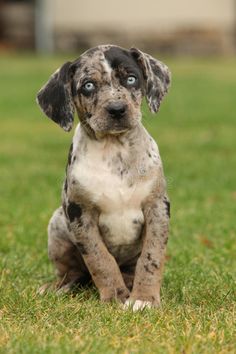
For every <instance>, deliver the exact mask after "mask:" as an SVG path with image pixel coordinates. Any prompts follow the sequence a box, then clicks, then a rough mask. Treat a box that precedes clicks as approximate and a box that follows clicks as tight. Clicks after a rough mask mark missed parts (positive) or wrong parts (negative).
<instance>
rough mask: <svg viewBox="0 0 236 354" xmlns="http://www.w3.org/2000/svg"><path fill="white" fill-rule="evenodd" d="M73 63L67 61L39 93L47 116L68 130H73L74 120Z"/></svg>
mask: <svg viewBox="0 0 236 354" xmlns="http://www.w3.org/2000/svg"><path fill="white" fill-rule="evenodd" d="M71 64H72V63H71V62H67V63H65V64H64V65H62V67H61V68H60V69H58V70H57V71H56V72H55V73H54V74H53V75H52V76H51V77H50V79H49V80H48V82H47V83H46V84H45V85H44V86H43V87H42V88H41V90H40V91H39V93H38V95H37V103H38V104H39V106H40V107H41V109H42V111H43V112H44V113H45V114H46V116H48V117H49V118H51V119H52V120H53V121H54V122H56V123H57V124H59V125H60V126H61V127H62V128H63V129H64V130H65V131H67V132H68V131H70V130H71V128H72V125H73V121H74V104H73V99H72V92H71V90H72V77H73V74H74V69H73V66H72V65H71Z"/></svg>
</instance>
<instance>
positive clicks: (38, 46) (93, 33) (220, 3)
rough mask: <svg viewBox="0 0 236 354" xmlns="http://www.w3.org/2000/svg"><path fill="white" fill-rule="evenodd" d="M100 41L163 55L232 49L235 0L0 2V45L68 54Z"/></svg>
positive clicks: (228, 51) (234, 43) (235, 47)
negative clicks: (133, 46) (135, 47)
mask: <svg viewBox="0 0 236 354" xmlns="http://www.w3.org/2000/svg"><path fill="white" fill-rule="evenodd" d="M101 43H114V44H119V45H121V46H124V47H129V46H132V45H134V44H135V45H136V46H137V47H140V48H142V49H143V50H146V51H154V52H159V53H164V54H171V55H175V54H178V55H180V54H185V55H212V54H219V55H222V54H232V53H235V51H236V1H235V0H198V1H194V0H179V1H173V0H146V1H137V0H129V1H127V0H119V1H110V0H99V1H87V0H67V1H65V0H35V1H33V0H31V1H30V0H0V48H1V49H2V50H3V49H5V50H8V49H17V50H25V49H27V50H32V51H37V52H45V53H52V52H58V51H59V52H68V51H70V52H72V51H81V50H84V49H88V48H89V47H91V46H95V45H97V44H101Z"/></svg>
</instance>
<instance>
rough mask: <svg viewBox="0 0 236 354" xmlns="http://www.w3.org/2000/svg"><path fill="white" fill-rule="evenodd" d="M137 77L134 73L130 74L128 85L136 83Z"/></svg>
mask: <svg viewBox="0 0 236 354" xmlns="http://www.w3.org/2000/svg"><path fill="white" fill-rule="evenodd" d="M136 80H137V79H136V77H135V76H134V75H130V76H128V78H127V84H128V85H134V84H135V82H136Z"/></svg>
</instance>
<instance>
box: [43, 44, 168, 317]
mask: <svg viewBox="0 0 236 354" xmlns="http://www.w3.org/2000/svg"><path fill="white" fill-rule="evenodd" d="M169 83H170V73H169V70H168V68H167V67H166V66H165V65H164V64H163V63H161V62H160V61H158V60H156V59H154V58H152V57H151V56H149V55H148V54H145V53H143V52H141V51H140V50H138V49H135V48H132V49H131V50H126V49H123V48H120V47H117V46H112V45H105V46H99V47H96V48H93V49H90V50H89V51H87V52H85V53H84V54H83V55H82V56H81V57H80V58H79V59H76V60H75V61H74V62H68V63H66V64H64V65H63V66H62V67H61V68H60V69H59V70H57V71H56V73H54V74H53V75H52V77H51V78H50V79H49V81H48V83H47V84H46V85H45V86H44V87H43V88H42V89H41V90H40V92H39V94H38V103H39V105H40V106H41V108H42V110H43V111H44V113H45V114H46V115H47V116H48V117H49V118H51V119H52V120H54V121H55V122H56V123H58V124H59V125H60V126H61V127H62V128H63V129H65V130H66V131H69V130H70V129H71V127H72V123H73V113H74V111H75V110H76V111H77V113H78V116H79V118H80V124H79V125H78V126H77V128H76V130H75V134H74V137H73V142H72V144H71V148H70V152H69V156H68V163H67V168H66V178H65V182H64V187H63V191H62V207H60V208H59V209H57V211H56V212H55V213H54V214H53V217H52V219H51V220H50V223H49V228H48V234H49V244H48V245H49V257H50V259H51V260H52V261H53V263H54V265H55V267H56V270H57V275H58V277H59V283H58V284H59V285H58V286H57V288H58V289H60V291H61V290H62V289H64V290H65V291H67V290H68V289H70V288H71V287H72V285H74V284H75V283H81V282H82V280H83V279H88V280H89V279H90V277H91V278H92V280H93V282H94V283H95V285H96V286H97V288H98V290H99V293H100V297H101V299H102V300H103V301H110V300H112V299H118V300H120V301H122V302H126V306H125V307H126V308H128V307H129V306H130V305H131V306H133V309H134V310H137V309H142V308H143V307H145V306H147V307H150V306H157V305H159V304H160V284H161V277H162V269H163V263H164V255H165V248H166V243H167V239H168V223H169V201H168V197H167V194H166V184H165V179H164V175H163V168H162V162H161V158H160V155H159V151H158V147H157V145H156V143H155V141H154V140H153V139H152V138H151V137H150V135H149V134H148V132H147V131H146V130H145V128H144V127H143V125H142V124H141V110H140V107H141V102H142V98H143V97H144V96H146V98H147V101H148V104H149V107H150V109H151V111H153V112H156V111H157V110H158V108H159V106H160V102H161V100H162V98H163V96H164V95H165V94H166V92H167V90H168V86H169Z"/></svg>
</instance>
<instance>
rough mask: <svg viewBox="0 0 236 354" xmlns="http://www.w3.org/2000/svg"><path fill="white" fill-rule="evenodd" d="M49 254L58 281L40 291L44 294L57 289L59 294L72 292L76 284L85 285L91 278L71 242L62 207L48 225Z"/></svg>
mask: <svg viewBox="0 0 236 354" xmlns="http://www.w3.org/2000/svg"><path fill="white" fill-rule="evenodd" d="M48 254H49V259H50V260H51V261H52V262H53V264H54V266H55V268H56V275H57V277H58V281H57V282H56V283H55V284H54V285H52V284H45V285H43V286H42V287H41V288H40V289H39V293H40V294H43V293H44V292H45V291H47V290H52V289H55V290H56V291H57V292H58V293H65V292H68V291H70V290H71V289H72V288H73V287H74V286H75V285H76V284H81V285H85V284H86V283H89V281H90V279H91V277H90V274H89V272H88V269H87V267H86V265H85V264H84V261H83V259H82V257H81V254H80V252H79V250H78V249H77V248H76V246H75V245H74V244H73V243H72V242H71V241H70V231H69V229H68V227H67V222H66V218H65V215H64V211H63V209H62V207H60V208H58V209H57V210H56V211H55V212H54V214H53V216H52V218H51V219H50V221H49V225H48Z"/></svg>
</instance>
